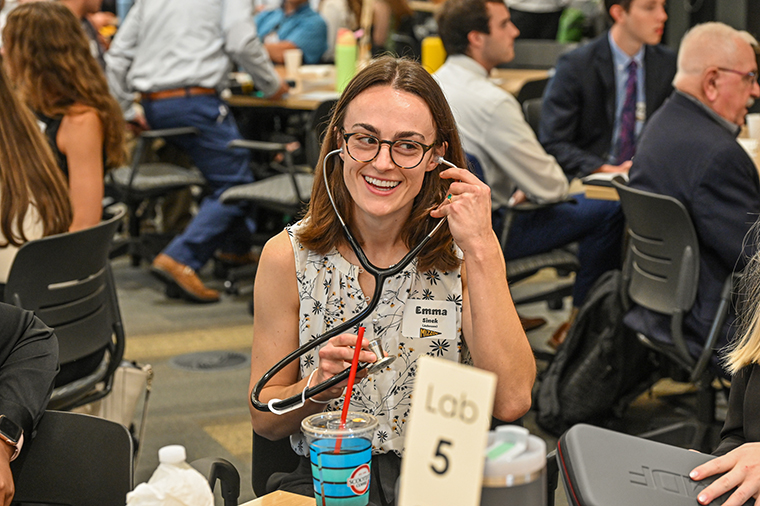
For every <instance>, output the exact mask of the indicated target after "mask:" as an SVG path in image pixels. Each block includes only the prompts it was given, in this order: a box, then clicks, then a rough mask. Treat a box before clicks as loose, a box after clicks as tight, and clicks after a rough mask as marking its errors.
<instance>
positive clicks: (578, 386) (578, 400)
mask: <svg viewBox="0 0 760 506" xmlns="http://www.w3.org/2000/svg"><path fill="white" fill-rule="evenodd" d="M627 309H628V303H627V297H626V296H625V292H624V287H623V276H622V273H621V272H620V271H619V270H613V271H608V272H606V273H604V274H603V275H602V276H601V277H600V278H599V279H598V280H597V282H596V283H595V284H594V286H593V287H592V288H591V290H590V291H589V293H588V296H587V297H586V301H585V302H584V304H583V306H582V307H581V308H580V311H579V312H578V316H577V317H576V319H575V321H574V322H573V324H572V326H571V327H570V330H569V331H568V334H567V338H566V339H565V342H564V343H562V345H561V346H560V347H559V349H558V350H557V354H556V355H555V357H554V359H553V360H552V362H551V363H550V365H549V367H548V368H547V370H546V371H545V373H544V374H543V376H542V379H541V382H540V385H539V387H538V390H537V392H536V395H535V398H534V409H535V411H536V421H537V423H538V425H539V426H540V427H541V428H543V429H544V430H546V431H547V432H549V433H551V434H554V435H556V436H559V435H560V434H562V433H563V432H565V431H566V430H567V429H569V428H570V427H572V426H573V425H574V424H576V423H581V422H583V423H589V424H594V425H604V424H605V422H607V421H608V420H610V419H612V418H613V417H618V418H619V417H621V416H622V414H623V412H624V411H625V408H626V407H627V406H628V405H629V404H630V402H631V401H632V400H633V399H635V398H636V397H637V396H638V395H639V394H641V393H642V392H644V391H646V390H647V389H648V388H649V387H650V386H651V385H652V384H654V382H655V381H656V380H657V379H658V378H659V373H658V368H657V364H656V360H655V358H654V354H653V353H652V352H650V351H649V350H648V349H647V348H646V347H644V345H642V344H641V343H640V342H639V341H638V339H637V338H636V335H635V333H634V332H633V331H632V330H630V329H628V328H627V327H625V325H623V316H624V315H625V312H626V311H627Z"/></svg>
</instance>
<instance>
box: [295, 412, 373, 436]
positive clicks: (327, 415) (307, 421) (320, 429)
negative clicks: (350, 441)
mask: <svg viewBox="0 0 760 506" xmlns="http://www.w3.org/2000/svg"><path fill="white" fill-rule="evenodd" d="M340 415H341V413H340V411H327V412H323V413H317V414H315V415H311V416H308V417H306V418H304V419H303V420H301V430H302V431H303V433H304V434H306V435H309V436H313V437H321V438H329V437H339V436H340V437H352V436H353V435H356V436H358V435H360V434H361V435H365V434H367V433H368V432H372V431H374V430H375V428H376V427H377V425H378V422H377V418H375V417H374V416H372V415H370V414H369V413H360V412H357V411H349V412H348V415H347V416H346V425H345V427H343V428H341V426H340Z"/></svg>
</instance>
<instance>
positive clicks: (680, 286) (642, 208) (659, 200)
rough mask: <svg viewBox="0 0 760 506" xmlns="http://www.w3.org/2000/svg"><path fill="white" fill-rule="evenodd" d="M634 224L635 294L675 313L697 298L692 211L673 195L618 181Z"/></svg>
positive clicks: (622, 200)
mask: <svg viewBox="0 0 760 506" xmlns="http://www.w3.org/2000/svg"><path fill="white" fill-rule="evenodd" d="M613 184H614V185H615V188H617V191H618V194H619V195H620V203H621V206H622V208H623V213H624V214H625V218H626V221H627V222H628V228H629V230H630V240H631V244H630V247H629V255H630V258H629V260H628V261H629V262H630V263H629V265H630V273H629V274H630V287H629V290H628V293H629V296H630V297H631V300H633V301H634V302H635V303H636V304H639V305H640V306H643V307H645V308H647V309H650V310H652V311H656V312H658V313H663V314H667V315H674V314H678V313H682V312H685V311H688V310H689V309H690V308H691V306H692V305H693V304H694V299H695V298H696V295H697V281H698V280H699V243H698V241H697V233H696V231H695V230H694V225H692V222H691V218H690V216H689V212H688V211H687V210H686V208H685V207H684V205H683V204H682V203H681V202H679V201H678V200H676V199H674V198H673V197H669V196H666V195H658V194H655V193H650V192H646V191H642V190H637V189H635V188H629V187H628V186H625V185H623V184H621V183H620V182H619V181H615V182H613Z"/></svg>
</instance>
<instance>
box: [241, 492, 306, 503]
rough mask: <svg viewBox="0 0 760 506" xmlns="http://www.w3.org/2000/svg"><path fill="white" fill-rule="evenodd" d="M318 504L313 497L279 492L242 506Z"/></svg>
mask: <svg viewBox="0 0 760 506" xmlns="http://www.w3.org/2000/svg"><path fill="white" fill-rule="evenodd" d="M316 503H317V501H315V500H314V498H313V497H306V496H303V495H296V494H291V493H290V492H283V491H281V490H277V491H275V492H272V493H271V494H267V495H265V496H262V497H259V498H258V499H254V500H253V501H249V502H247V503H245V504H241V505H240V506H316Z"/></svg>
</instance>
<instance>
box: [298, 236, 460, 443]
mask: <svg viewBox="0 0 760 506" xmlns="http://www.w3.org/2000/svg"><path fill="white" fill-rule="evenodd" d="M300 227H301V222H298V223H296V224H295V225H293V226H291V227H288V228H287V232H288V234H289V236H290V240H291V243H292V244H293V250H294V252H295V258H296V277H297V279H298V292H299V298H300V301H301V306H300V321H299V342H300V344H304V343H306V342H308V341H310V340H311V339H313V338H315V337H317V336H319V335H321V334H323V333H325V332H327V331H328V330H330V329H331V328H333V327H335V326H336V325H340V324H341V323H343V322H344V321H347V320H349V319H350V318H351V317H353V316H354V315H355V314H357V313H359V312H361V311H362V309H364V308H365V307H366V305H367V304H368V299H369V298H370V296H366V297H365V295H364V293H363V292H362V290H361V288H360V286H359V282H358V280H357V276H358V274H359V269H360V267H359V266H356V265H352V264H350V263H349V262H348V261H347V260H346V259H345V258H344V257H343V256H342V255H341V254H340V253H338V251H337V250H334V251H332V252H331V253H329V254H327V255H325V256H322V255H318V254H316V253H314V252H312V251H309V250H306V249H305V248H304V247H303V246H302V245H301V244H300V242H299V241H298V239H297V238H296V237H295V234H296V232H297V231H298V230H299V228H300ZM457 254H458V255H459V256H460V257H461V255H462V253H461V250H459V249H457ZM412 299H418V300H423V301H425V300H432V301H448V302H451V303H453V304H450V306H454V307H456V311H455V312H456V316H455V318H456V327H455V328H456V332H455V335H452V336H441V335H435V336H433V337H419V336H415V337H407V336H405V335H402V321H403V318H404V309H405V307H407V304H406V303H407V301H408V300H412ZM368 320H370V321H365V322H363V323H364V326H365V327H366V332H365V337H367V338H368V339H372V332H374V335H375V336H379V337H380V339H381V342H382V343H383V348H384V349H385V351H386V352H387V353H388V355H396V360H395V361H394V362H393V363H392V364H390V367H389V368H387V369H385V370H383V371H381V372H379V373H376V374H373V375H369V376H367V377H366V378H364V379H363V380H362V381H361V382H360V383H357V384H356V385H355V386H354V392H353V394H352V396H351V410H352V411H362V412H365V413H370V414H372V415H374V416H375V417H377V418H378V421H379V422H380V424H379V427H378V429H377V432H376V433H375V437H374V440H373V452H374V453H387V452H389V451H394V452H396V453H397V454H399V455H402V453H403V450H404V428H405V426H406V422H407V419H408V417H409V410H410V407H411V402H412V386H413V383H414V376H415V372H416V370H417V365H416V364H417V357H419V356H420V355H431V356H434V357H441V358H445V359H448V360H453V361H461V360H460V356H469V353H468V352H467V350H466V346H465V347H464V348H465V349H464V350H463V346H464V341H463V339H462V279H461V274H460V269H459V268H457V269H456V270H454V271H452V272H440V271H437V270H429V271H426V272H419V271H418V270H417V261H416V260H414V261H412V262H411V263H410V264H409V265H408V266H407V267H406V268H405V269H404V270H402V271H401V272H399V273H398V274H397V275H396V276H394V277H393V278H391V279H388V280H387V281H386V287H385V290H383V295H382V300H381V301H380V303H379V304H378V306H377V308H376V309H375V311H374V312H373V313H372V314H371V316H370V317H368ZM352 332H356V329H354V330H352ZM318 361H319V348H315V349H314V350H311V351H310V352H309V353H307V354H305V355H303V356H301V361H300V375H301V377H302V378H304V377H308V376H309V374H311V372H312V371H313V370H315V369H316V368H317V364H318ZM311 386H314V385H311ZM342 406H343V398H342V397H341V398H339V399H335V400H334V401H332V402H331V403H329V404H328V405H327V407H326V410H327V411H333V410H340V409H341V408H342ZM291 444H292V446H293V449H294V451H295V452H296V453H298V454H300V455H304V456H307V455H308V448H307V447H306V444H305V441H304V440H303V438H302V437H301V434H300V433H299V434H295V435H293V436H292V437H291Z"/></svg>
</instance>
